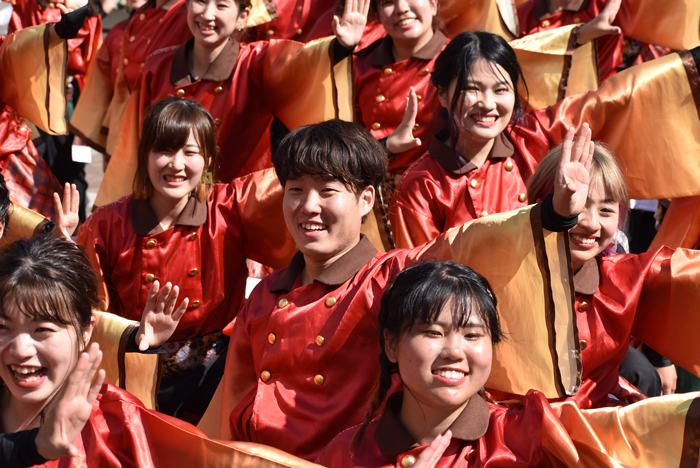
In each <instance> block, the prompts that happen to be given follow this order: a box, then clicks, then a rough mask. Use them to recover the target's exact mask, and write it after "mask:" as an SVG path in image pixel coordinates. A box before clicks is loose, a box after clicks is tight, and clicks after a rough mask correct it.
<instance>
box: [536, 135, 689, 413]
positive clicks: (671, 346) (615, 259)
mask: <svg viewBox="0 0 700 468" xmlns="http://www.w3.org/2000/svg"><path fill="white" fill-rule="evenodd" d="M560 155H561V147H557V148H554V149H553V150H552V151H551V152H550V153H549V154H548V155H547V156H546V157H545V158H544V159H543V160H542V162H541V163H540V165H539V166H538V168H537V170H536V171H535V173H534V174H533V176H532V178H531V179H530V181H529V182H528V198H529V199H530V200H532V201H535V202H536V201H537V200H541V199H543V198H544V197H546V196H547V195H548V194H549V193H551V192H552V184H553V183H554V174H555V172H556V168H557V162H558V161H559V157H560ZM628 211H629V195H628V191H627V186H626V184H625V178H624V175H623V173H622V171H621V169H620V166H619V165H618V163H617V161H616V160H615V158H614V156H613V154H612V153H611V152H610V151H609V150H608V149H606V148H605V146H604V145H602V144H600V143H596V145H595V151H594V153H593V160H592V164H591V184H590V188H589V192H588V198H587V201H586V207H585V208H584V210H583V212H582V213H581V214H580V215H579V219H578V224H577V225H576V226H575V227H574V228H572V229H571V230H570V231H569V235H568V237H569V239H568V240H569V246H570V250H571V261H572V266H573V271H574V273H575V275H574V284H573V286H574V290H575V293H576V319H577V324H578V335H579V339H580V342H579V343H580V348H581V358H582V364H583V374H582V378H583V383H582V385H581V388H580V390H579V392H578V394H577V395H576V396H575V397H574V400H575V401H576V403H577V404H578V405H579V406H580V407H581V408H591V407H600V406H608V405H624V404H629V403H630V402H633V401H636V400H638V399H640V398H641V397H642V396H640V394H639V392H638V391H636V389H635V388H634V387H631V386H630V385H629V383H628V382H627V381H626V380H625V379H624V378H622V377H621V376H620V375H619V367H620V364H621V363H622V362H623V360H624V359H625V356H626V355H627V349H628V347H629V345H630V340H631V337H632V336H634V337H635V338H638V339H640V340H641V341H642V342H644V343H645V344H647V345H649V346H650V347H651V348H653V349H654V350H656V351H658V352H659V353H661V354H662V355H664V356H666V357H667V358H668V359H670V360H671V361H673V362H674V363H677V364H678V365H680V366H681V367H683V368H684V369H688V370H690V371H692V372H693V373H694V374H696V375H698V374H700V348H699V347H698V346H697V345H696V344H695V343H696V339H695V337H697V335H698V333H700V320H699V319H698V314H697V302H698V299H700V295H699V294H698V291H700V289H699V288H700V252H698V251H696V250H689V249H675V250H674V249H671V248H668V247H660V248H657V249H655V250H653V251H650V252H645V253H643V254H639V255H633V254H620V255H617V253H616V245H617V241H616V233H617V232H618V230H619V229H621V227H622V226H623V225H624V219H625V217H626V216H627V213H628Z"/></svg>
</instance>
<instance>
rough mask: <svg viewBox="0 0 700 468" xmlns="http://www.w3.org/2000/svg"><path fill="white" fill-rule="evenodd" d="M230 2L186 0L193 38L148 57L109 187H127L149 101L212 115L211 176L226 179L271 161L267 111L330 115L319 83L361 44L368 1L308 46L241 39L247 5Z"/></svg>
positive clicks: (308, 117) (291, 121)
mask: <svg viewBox="0 0 700 468" xmlns="http://www.w3.org/2000/svg"><path fill="white" fill-rule="evenodd" d="M229 3H230V4H229V5H228V8H226V9H220V10H219V9H216V8H215V6H216V2H214V1H213V0H207V1H206V2H195V1H191V0H188V2H187V18H188V25H189V28H190V30H191V31H192V34H193V36H194V37H193V39H191V40H189V41H188V42H185V43H184V44H182V45H181V46H180V47H177V48H175V47H173V48H169V49H163V50H161V51H159V52H158V53H155V54H153V55H152V56H151V57H150V58H149V59H148V61H147V63H146V67H145V68H144V70H143V75H142V78H141V79H140V82H139V84H138V85H137V89H136V90H134V92H133V93H132V96H131V98H130V102H129V106H128V109H127V116H126V119H125V121H124V125H123V127H122V132H121V134H120V136H119V141H118V143H117V147H116V148H117V149H116V153H117V154H119V156H118V157H119V161H120V162H119V164H117V165H116V167H115V168H114V169H111V168H110V167H108V169H107V173H106V176H105V178H106V179H107V178H108V177H113V178H116V177H117V176H116V174H115V173H113V172H111V171H112V170H116V171H119V175H118V178H119V182H120V183H121V186H119V187H117V188H115V190H117V191H125V190H127V189H128V188H129V187H130V186H131V177H132V176H133V173H129V172H127V171H126V170H125V169H124V168H125V166H126V167H131V166H129V165H130V164H132V162H133V155H134V153H135V149H136V146H137V144H138V140H139V132H138V128H139V127H140V124H141V121H142V120H143V116H144V115H145V113H146V110H147V109H148V108H149V106H151V105H152V104H153V103H155V102H158V101H159V100H161V99H163V98H165V97H169V96H177V97H180V98H187V99H192V100H194V101H197V102H199V103H200V104H202V105H203V106H204V107H205V108H206V109H207V110H208V111H209V112H210V113H211V114H212V116H213V117H214V121H215V123H216V125H217V145H218V146H219V154H218V160H217V162H218V166H217V168H216V176H217V179H218V180H220V181H221V182H224V183H228V182H231V181H232V180H233V179H234V178H236V177H240V176H244V175H246V174H249V173H251V172H253V171H257V170H261V169H265V168H269V167H270V166H271V163H270V151H271V150H270V137H269V128H270V124H271V123H272V119H273V114H274V115H278V116H280V118H281V119H282V120H283V121H285V122H286V124H287V126H288V127H291V128H294V127H295V126H298V125H300V124H302V123H308V122H315V121H318V120H322V119H323V118H325V117H327V116H328V112H329V111H331V112H335V109H334V107H333V105H332V103H331V102H330V101H332V100H333V99H334V97H333V89H331V88H332V86H329V87H327V88H326V87H325V85H324V84H322V81H329V77H330V76H331V75H332V67H333V65H335V63H334V62H336V61H339V59H340V58H341V57H339V54H341V52H342V53H344V55H345V56H347V55H348V53H349V51H351V50H352V49H353V48H354V46H355V45H356V44H357V42H359V39H360V37H361V36H362V30H363V28H364V24H365V21H366V14H367V12H366V10H367V8H368V4H369V0H364V1H363V2H360V5H359V7H358V6H357V5H354V6H353V5H351V4H350V3H348V5H347V8H346V9H345V11H344V13H343V15H342V17H336V18H335V20H334V30H335V31H336V39H333V38H332V37H329V38H326V39H323V40H319V41H315V42H313V43H310V44H307V45H303V44H301V43H298V42H294V41H273V42H256V43H251V44H239V43H238V42H237V41H236V40H235V39H233V38H232V37H231V35H232V34H233V32H234V31H235V29H236V26H240V27H242V26H243V25H244V24H245V23H246V20H247V15H248V12H249V10H248V8H247V7H245V5H246V2H245V1H244V0H235V1H233V0H231V1H230V2H229ZM209 28H214V29H209ZM329 54H330V56H329ZM330 57H333V61H331V58H330ZM331 79H332V78H331ZM322 93H323V94H322ZM297 104H298V105H299V106H300V107H298V108H297V107H296V105H297ZM112 183H113V184H115V185H116V184H117V181H114V182H112ZM108 190H109V189H108V187H106V186H103V187H101V189H100V194H98V199H97V200H96V202H95V203H96V204H98V205H101V204H103V203H104V202H105V201H106V200H105V196H104V194H106V193H108V192H107V191H108ZM116 195H123V193H116V194H115V193H113V192H112V193H110V195H109V197H108V198H109V199H108V200H107V201H111V199H113V198H115V197H116Z"/></svg>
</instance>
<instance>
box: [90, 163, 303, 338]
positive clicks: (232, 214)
mask: <svg viewBox="0 0 700 468" xmlns="http://www.w3.org/2000/svg"><path fill="white" fill-rule="evenodd" d="M206 203H207V218H206V221H205V222H204V224H203V225H201V226H186V225H175V226H173V227H171V228H170V229H167V230H165V231H162V232H159V233H157V234H152V235H146V236H143V235H139V234H137V233H136V232H134V226H133V224H132V213H131V210H132V198H131V197H125V198H123V199H121V200H119V201H118V202H116V203H113V204H110V205H107V206H104V207H101V208H99V209H98V210H96V211H95V212H94V213H93V215H92V216H91V217H90V218H89V219H88V220H87V221H86V222H85V224H83V225H82V226H81V227H80V229H79V231H78V243H79V244H81V245H83V246H84V247H85V249H86V254H87V256H88V258H89V259H90V262H91V264H92V265H93V267H94V268H95V269H96V270H97V271H98V273H100V284H99V285H98V286H99V295H100V300H101V305H100V308H101V309H103V310H109V311H110V312H113V313H115V314H117V315H121V316H123V317H126V318H128V319H131V320H140V318H141V312H142V311H143V308H144V306H145V304H146V299H147V296H148V291H149V290H150V287H151V283H152V281H153V280H154V279H157V280H159V281H160V283H161V285H163V284H165V282H167V281H170V282H171V283H172V284H173V285H178V286H179V287H180V298H185V297H188V298H189V299H190V305H189V308H188V309H187V311H186V313H185V315H184V317H183V318H182V319H181V320H180V323H179V325H178V328H177V329H176V331H175V333H174V334H173V336H172V337H171V341H182V340H185V339H188V338H192V337H195V336H202V335H206V334H209V333H213V332H218V331H221V330H222V329H223V328H224V326H226V324H228V323H229V322H230V321H231V320H232V319H233V318H234V317H235V316H236V314H237V313H238V310H239V308H240V306H241V304H242V303H243V300H244V291H245V283H246V278H247V276H248V270H247V267H246V263H245V260H246V258H251V259H253V260H256V261H258V262H260V263H263V264H264V265H270V266H272V267H277V268H280V267H282V266H284V265H285V264H286V263H287V262H288V261H289V259H290V258H291V256H292V254H293V253H294V251H295V250H296V248H295V245H294V241H293V240H292V239H291V237H290V235H289V234H288V233H287V230H286V228H285V226H284V218H283V216H282V188H281V187H280V185H279V182H278V181H277V178H276V176H275V174H274V171H273V170H271V169H270V170H267V171H261V172H258V173H255V174H251V175H250V176H248V177H245V178H242V179H238V180H236V181H235V182H234V183H233V184H231V185H224V184H217V185H214V186H213V188H212V193H211V194H210V196H209V198H208V200H207V202H206ZM194 269H196V270H197V271H193V270H194ZM149 274H150V275H153V276H147V275H149ZM149 280H150V282H149Z"/></svg>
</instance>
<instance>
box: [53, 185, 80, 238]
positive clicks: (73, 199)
mask: <svg viewBox="0 0 700 468" xmlns="http://www.w3.org/2000/svg"><path fill="white" fill-rule="evenodd" d="M53 206H54V210H55V211H56V227H55V228H54V230H53V231H52V232H53V233H54V234H55V235H56V236H63V237H65V238H66V239H68V240H71V236H72V235H73V233H74V232H75V228H76V227H78V223H79V222H80V217H79V216H78V207H79V206H80V194H78V189H77V187H76V186H75V184H68V183H66V185H65V186H64V187H63V202H61V197H60V196H59V195H58V194H57V193H55V192H54V194H53Z"/></svg>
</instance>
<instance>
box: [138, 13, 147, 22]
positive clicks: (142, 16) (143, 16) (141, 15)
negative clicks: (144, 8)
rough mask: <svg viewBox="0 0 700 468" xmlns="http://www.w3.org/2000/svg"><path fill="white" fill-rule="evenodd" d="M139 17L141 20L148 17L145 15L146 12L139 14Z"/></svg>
mask: <svg viewBox="0 0 700 468" xmlns="http://www.w3.org/2000/svg"><path fill="white" fill-rule="evenodd" d="M139 19H140V20H141V21H143V20H145V19H146V15H145V14H144V13H141V14H140V15H139Z"/></svg>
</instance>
